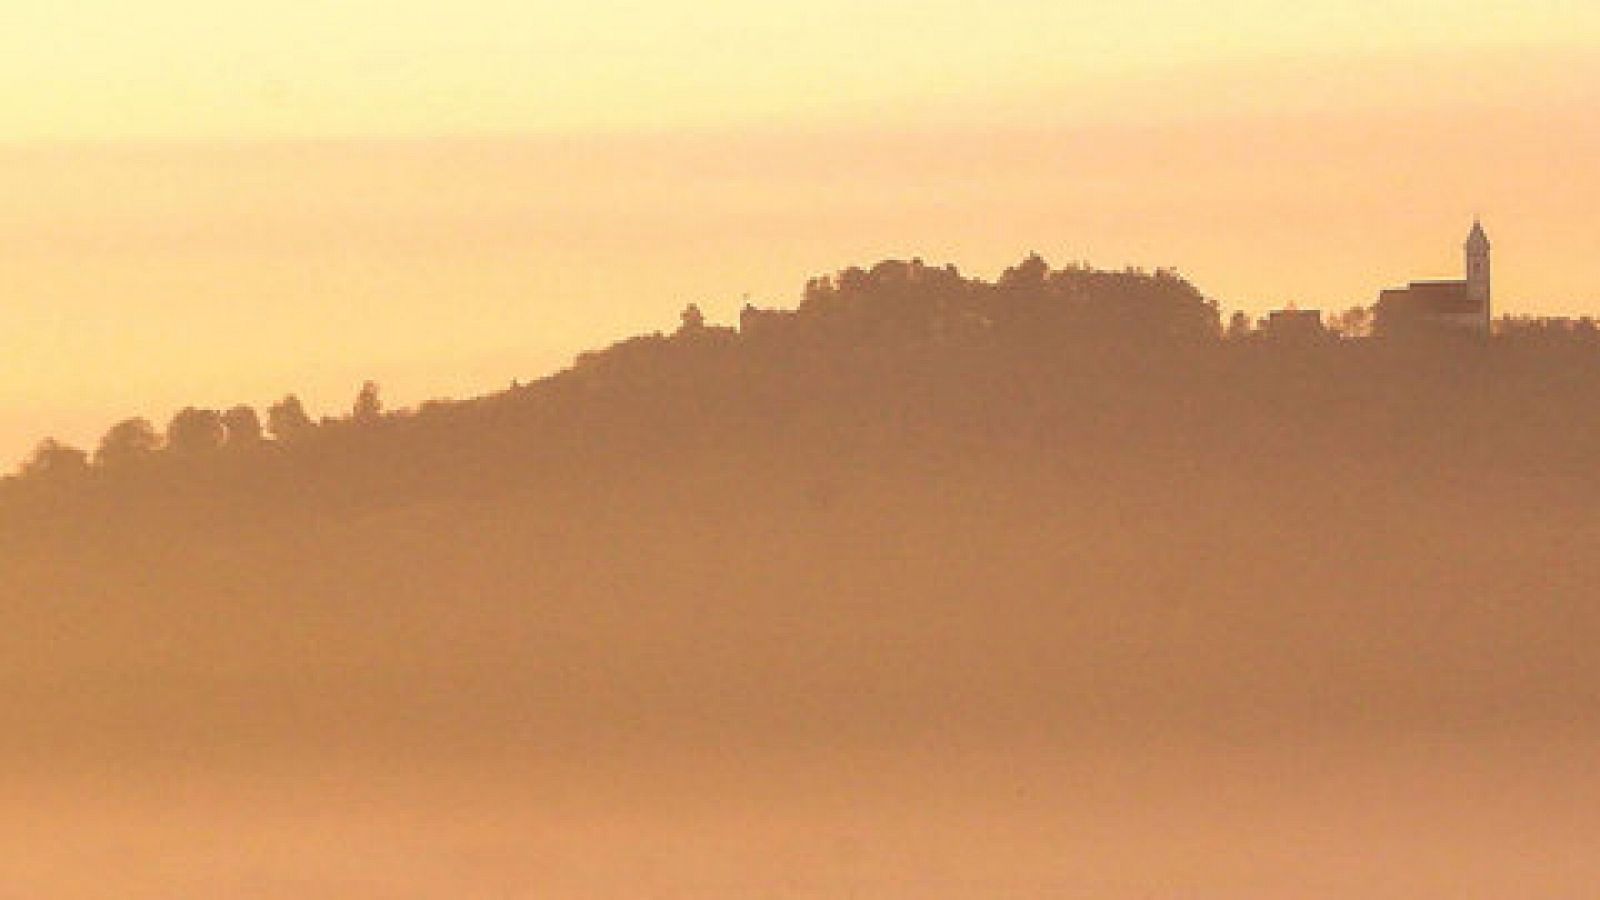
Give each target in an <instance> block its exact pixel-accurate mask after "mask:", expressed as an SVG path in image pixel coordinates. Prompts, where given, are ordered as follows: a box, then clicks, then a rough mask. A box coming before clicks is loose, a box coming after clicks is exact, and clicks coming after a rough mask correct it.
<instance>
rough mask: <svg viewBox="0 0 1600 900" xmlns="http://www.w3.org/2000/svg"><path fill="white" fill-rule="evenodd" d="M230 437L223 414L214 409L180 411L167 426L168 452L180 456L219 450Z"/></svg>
mask: <svg viewBox="0 0 1600 900" xmlns="http://www.w3.org/2000/svg"><path fill="white" fill-rule="evenodd" d="M227 437H228V429H227V426H226V425H224V424H223V421H222V414H221V413H219V412H217V411H216V410H214V409H196V408H194V407H192V406H191V407H188V408H186V409H182V410H179V411H178V413H177V415H175V416H173V417H172V422H171V423H170V424H168V425H167V450H169V451H170V452H172V453H176V454H179V455H186V454H197V453H209V452H211V451H213V450H218V449H220V448H221V447H222V444H223V442H224V441H225V440H227Z"/></svg>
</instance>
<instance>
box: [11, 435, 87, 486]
mask: <svg viewBox="0 0 1600 900" xmlns="http://www.w3.org/2000/svg"><path fill="white" fill-rule="evenodd" d="M88 470H89V455H88V454H87V453H84V452H83V451H82V450H79V449H78V448H77V447H73V446H69V445H67V444H63V443H61V442H60V441H58V440H56V439H55V438H45V439H44V440H42V441H40V442H39V445H38V446H37V447H34V448H33V453H32V455H30V456H29V457H28V458H27V460H25V461H24V462H23V463H22V468H21V470H20V471H19V474H20V475H21V476H22V477H24V478H62V477H68V476H73V475H79V474H82V473H84V472H87V471H88Z"/></svg>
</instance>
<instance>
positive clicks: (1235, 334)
mask: <svg viewBox="0 0 1600 900" xmlns="http://www.w3.org/2000/svg"><path fill="white" fill-rule="evenodd" d="M1253 330H1254V326H1253V325H1252V324H1251V322H1250V317H1249V316H1248V315H1245V314H1244V313H1243V312H1242V311H1240V312H1235V313H1234V314H1233V315H1232V316H1229V317H1228V330H1227V332H1226V333H1225V336H1226V337H1227V339H1228V340H1230V341H1242V340H1244V339H1245V338H1248V337H1249V336H1250V334H1251V332H1252V331H1253Z"/></svg>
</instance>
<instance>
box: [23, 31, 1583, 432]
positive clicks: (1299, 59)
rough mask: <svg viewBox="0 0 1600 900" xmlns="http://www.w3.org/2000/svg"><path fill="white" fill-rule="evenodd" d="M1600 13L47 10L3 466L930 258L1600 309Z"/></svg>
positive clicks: (1508, 305)
mask: <svg viewBox="0 0 1600 900" xmlns="http://www.w3.org/2000/svg"><path fill="white" fill-rule="evenodd" d="M1597 47H1600V7H1597V6H1596V5H1594V4H1592V3H1577V2H1556V0H1530V2H1522V3H1517V4H1505V3H1488V2H1475V0H1458V2H1449V3H1446V2H1411V3H1394V2H1388V3H1377V2H1365V0H1361V2H1350V0H1341V2H1331V0H1313V2H1305V3H1300V4H1295V5H1293V7H1292V8H1290V7H1288V6H1285V5H1283V4H1281V3H1278V2H1265V0H1259V2H1258V0H1222V2H1208V3H1196V2H1186V0H1157V2H1146V3H1139V4H1110V3H1092V4H1091V3H1061V2H1051V3H1045V2H1034V0H997V2H992V3H989V4H985V5H984V6H983V7H982V9H981V11H979V12H975V11H974V7H973V6H972V4H970V3H965V2H962V3H956V2H944V0H933V2H929V0H923V2H918V3H910V2H899V0H895V2H875V3H863V2H860V0H856V2H844V0H820V2H817V0H813V2H809V3H804V4H800V3H790V2H772V3H764V4H749V3H734V2H723V0H714V2H701V3H693V4H689V3H666V2H658V3H628V4H624V3H620V2H611V0H602V2H585V3H577V2H568V0H548V2H541V3H536V4H528V3H513V2H509V0H506V2H497V0H468V2H457V3H454V4H449V5H446V4H443V3H425V2H415V0H389V2H383V3H379V2H375V0H349V2H343V3H339V4H320V3H318V4H313V3H304V2H302V3H288V4H277V5H267V6H262V5H259V4H240V3H216V2H210V3H202V2H192V0H149V2H145V3H141V4H137V5H134V4H122V3H111V2H106V0H92V2H81V3H76V4H60V3H55V2H50V3H46V2H41V0H13V2H11V3H8V4H6V8H5V9H4V10H0V196H3V197H4V198H5V203H4V204H3V205H0V284H3V285H4V291H3V295H0V353H3V354H4V356H5V358H6V359H7V360H8V362H9V365H8V366H7V367H6V373H5V375H3V376H0V456H6V457H9V458H12V459H15V458H20V456H22V455H23V454H24V453H25V452H26V449H27V448H28V446H29V445H31V444H32V442H33V441H34V440H36V439H37V438H39V437H41V436H43V435H45V434H58V435H60V436H62V437H65V438H68V439H71V440H74V441H77V442H80V443H83V444H86V445H92V443H93V441H94V439H95V438H96V437H97V436H98V434H99V432H100V431H102V430H103V429H104V427H105V426H106V425H109V424H110V423H111V422H112V421H113V420H115V419H117V418H121V417H125V416H129V415H146V416H150V417H151V418H153V419H155V420H157V421H158V422H164V421H165V419H166V417H168V416H169V415H170V414H171V412H172V411H173V410H174V409H175V408H176V407H178V406H181V405H186V404H199V405H211V406H220V405H225V404H231V403H235V402H250V403H258V404H260V403H265V402H267V401H270V400H272V399H274V398H276V397H277V396H279V395H281V394H282V393H284V392H287V391H298V392H300V393H302V394H303V395H304V396H305V397H306V398H307V400H308V402H309V404H310V405H311V406H312V407H313V409H314V411H318V412H332V411H335V410H337V409H340V408H343V407H344V406H346V405H347V404H348V401H349V399H350V398H351V397H353V395H354V393H355V389H356V386H357V385H358V384H359V382H360V381H361V380H362V379H364V378H368V377H371V378H375V379H377V380H379V381H380V382H382V383H383V384H384V385H385V386H386V387H387V388H388V393H389V395H390V397H391V399H392V400H393V401H395V402H397V403H407V404H409V403H415V402H418V401H420V400H423V399H427V398H428V397H430V396H437V395H455V396H461V395H467V394H473V393H478V392H481V391H485V390H492V389H495V388H498V387H500V386H503V385H504V384H505V383H507V382H509V380H510V379H512V378H514V377H515V378H524V379H525V378H528V377H533V376H537V375H540V374H543V373H545V372H548V371H550V370H551V369H553V368H555V367H557V366H559V365H561V364H563V363H564V362H565V361H567V360H569V359H570V358H571V356H572V355H573V354H575V353H577V352H579V351H582V350H584V349H589V348H592V347H594V346H597V345H600V344H603V343H605V342H608V341H609V340H612V339H615V338H618V337H622V336H625V335H627V334H631V333H635V332H638V331H642V330H649V329H653V328H659V327H668V326H670V325H671V323H672V322H673V320H674V318H675V313H676V310H677V309H678V308H679V307H681V306H682V305H683V304H684V303H687V302H689V301H691V300H692V301H697V302H700V303H701V304H702V305H703V306H705V307H706V308H707V310H708V312H710V313H711V314H712V315H713V317H714V318H721V319H726V318H728V317H730V316H731V315H732V313H733V310H734V309H735V308H736V307H737V305H738V303H739V302H740V300H741V298H742V296H743V295H744V294H746V293H749V294H751V295H752V296H753V297H754V298H755V299H756V300H757V301H758V302H763V303H767V304H783V305H788V304H792V303H793V302H794V301H795V300H796V299H797V293H798V290H799V287H800V285H801V284H802V283H803V281H804V279H805V278H806V277H808V276H810V275H813V274H820V273H823V272H826V271H829V270H832V269H835V268H838V267H841V266H844V265H849V264H854V263H870V262H872V261H875V260H877V259H880V258H883V257H887V256H896V257H908V256H922V257H924V258H926V259H928V260H930V261H937V262H946V261H951V262H956V263H957V264H959V265H961V266H962V267H963V268H964V269H968V270H970V271H972V272H975V273H977V274H982V275H993V274H995V273H996V272H998V271H999V270H1000V269H1001V268H1003V267H1004V266H1005V265H1007V264H1009V263H1010V262H1012V261H1014V260H1015V259H1017V258H1019V257H1020V256H1022V255H1023V254H1025V253H1026V252H1028V251H1030V250H1037V251H1039V252H1041V253H1043V254H1045V255H1046V256H1047V258H1049V259H1050V260H1051V261H1052V262H1056V263H1066V262H1069V261H1073V260H1085V261H1088V262H1091V263H1094V264H1097V265H1102V266H1122V265H1141V266H1148V267H1154V266H1174V267H1176V268H1178V269H1180V270H1181V271H1182V272H1183V273H1184V274H1186V275H1188V276H1189V277H1190V278H1191V279H1193V280H1194V281H1195V282H1196V283H1197V284H1198V285H1199V286H1200V287H1201V289H1202V290H1204V291H1205V292H1207V293H1208V294H1209V295H1211V296H1214V297H1216V298H1217V299H1218V300H1219V301H1221V302H1222V303H1223V305H1224V306H1226V307H1230V308H1235V307H1242V308H1245V309H1249V310H1253V311H1259V310H1264V309H1267V308H1270V307H1273V306H1277V305H1281V304H1284V303H1288V302H1291V301H1292V302H1297V303H1300V304H1301V305H1308V306H1322V307H1328V308H1333V307H1345V306H1350V305H1354V304H1358V303H1360V304H1365V303H1370V302H1371V301H1372V299H1373V298H1374V297H1375V296H1376V292H1377V291H1378V289H1380V288H1382V287H1385V286H1388V285H1391V284H1395V283H1402V282H1404V281H1405V280H1407V279H1409V278H1413V277H1427V276H1452V275H1455V274H1456V272H1457V270H1458V267H1459V255H1460V254H1459V244H1460V241H1461V239H1462V238H1463V237H1464V236H1465V232H1466V228H1467V226H1468V224H1469V223H1470V220H1471V217H1472V216H1473V215H1474V214H1482V215H1483V216H1484V218H1485V222H1486V224H1487V226H1488V227H1489V230H1490V234H1491V236H1492V237H1493V238H1494V239H1495V244H1496V260H1495V262H1496V268H1495V274H1496V279H1497V281H1496V290H1497V297H1496V300H1497V304H1498V306H1499V308H1500V310H1501V311H1524V312H1557V313H1595V314H1600V254H1597V253H1596V252H1595V251H1596V249H1597V248H1596V238H1595V236H1596V234H1597V227H1596V226H1597V225H1600V222H1597V216H1596V213H1595V210H1596V209H1600V175H1597V174H1596V169H1595V166H1594V160H1595V159H1600V123H1597V122H1596V120H1595V117H1594V115H1593V112H1592V111H1593V110H1594V109H1595V108H1596V106H1597V104H1600V51H1597V50H1596V48H1597Z"/></svg>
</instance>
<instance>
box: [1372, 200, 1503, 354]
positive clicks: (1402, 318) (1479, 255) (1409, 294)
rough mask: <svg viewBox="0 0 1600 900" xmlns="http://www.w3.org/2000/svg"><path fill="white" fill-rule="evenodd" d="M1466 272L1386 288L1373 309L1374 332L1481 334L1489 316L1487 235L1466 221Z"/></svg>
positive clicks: (1479, 226) (1390, 334)
mask: <svg viewBox="0 0 1600 900" xmlns="http://www.w3.org/2000/svg"><path fill="white" fill-rule="evenodd" d="M1465 249H1466V256H1467V277H1466V279H1465V280H1462V281H1413V282H1411V284H1410V285H1409V286H1407V287H1403V288H1395V289H1392V290H1386V291H1384V292H1383V293H1382V294H1380V295H1379V296H1378V305H1377V306H1376V307H1374V308H1373V312H1374V314H1375V315H1374V322H1373V324H1374V328H1375V330H1376V332H1377V333H1378V334H1379V335H1380V336H1388V337H1403V336H1412V335H1438V334H1465V335H1471V336H1480V337H1487V336H1488V334H1489V326H1490V323H1491V322H1492V321H1493V317H1492V312H1491V307H1490V291H1489V235H1488V234H1486V233H1485V232H1484V230H1483V224H1482V223H1481V222H1476V221H1474V222H1473V223H1472V232H1471V233H1470V234H1469V235H1467V243H1466V248H1465Z"/></svg>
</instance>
